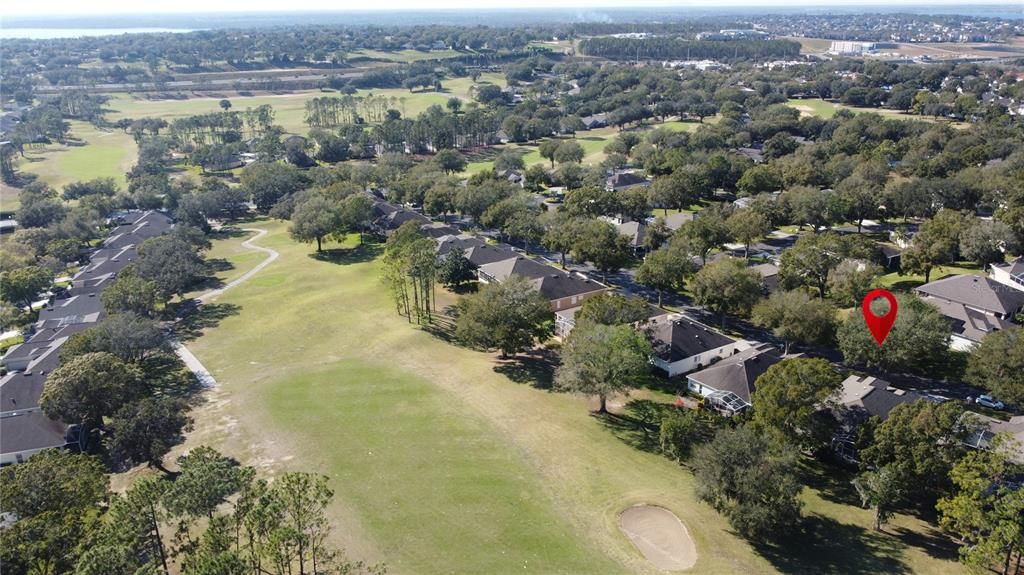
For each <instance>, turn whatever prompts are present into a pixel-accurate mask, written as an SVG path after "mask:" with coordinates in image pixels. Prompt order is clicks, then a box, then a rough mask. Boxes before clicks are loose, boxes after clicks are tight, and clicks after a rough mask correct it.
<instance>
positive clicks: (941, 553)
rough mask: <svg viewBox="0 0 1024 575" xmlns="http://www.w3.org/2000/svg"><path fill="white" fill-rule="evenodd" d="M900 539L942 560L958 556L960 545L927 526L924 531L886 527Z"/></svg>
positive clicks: (955, 558) (953, 558) (954, 559)
mask: <svg viewBox="0 0 1024 575" xmlns="http://www.w3.org/2000/svg"><path fill="white" fill-rule="evenodd" d="M887 530H889V531H890V532H891V533H893V534H894V535H895V536H896V537H897V538H898V539H899V540H900V541H902V542H903V543H905V544H906V545H909V546H910V547H917V548H918V549H920V550H922V551H924V552H925V553H927V554H928V555H930V556H932V557H934V558H936V559H942V560H944V561H956V560H957V559H959V557H960V546H959V545H957V543H956V541H954V540H953V539H952V538H951V537H949V536H948V535H946V534H945V533H943V532H942V531H939V530H938V529H935V528H933V527H930V526H929V527H928V530H927V531H925V532H923V533H922V532H921V531H915V530H912V529H907V528H906V527H896V528H891V529H889V528H887Z"/></svg>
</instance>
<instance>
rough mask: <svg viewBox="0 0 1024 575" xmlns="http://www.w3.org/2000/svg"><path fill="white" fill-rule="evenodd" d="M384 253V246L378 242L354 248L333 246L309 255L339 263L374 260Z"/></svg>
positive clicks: (348, 263)
mask: <svg viewBox="0 0 1024 575" xmlns="http://www.w3.org/2000/svg"><path fill="white" fill-rule="evenodd" d="M382 253H384V246H382V245H381V244H377V243H364V244H361V245H358V246H356V247H354V248H332V249H326V250H323V251H321V252H313V253H311V254H309V257H310V258H312V259H314V260H318V261H322V262H328V263H332V264H337V265H344V266H347V265H351V264H361V263H366V262H370V261H373V260H374V259H376V258H377V256H379V255H380V254H382Z"/></svg>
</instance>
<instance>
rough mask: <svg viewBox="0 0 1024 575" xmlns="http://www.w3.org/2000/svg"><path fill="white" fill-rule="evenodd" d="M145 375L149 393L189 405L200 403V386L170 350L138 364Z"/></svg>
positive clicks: (201, 388) (201, 387)
mask: <svg viewBox="0 0 1024 575" xmlns="http://www.w3.org/2000/svg"><path fill="white" fill-rule="evenodd" d="M140 367H141V368H142V370H143V371H144V372H145V373H146V374H147V377H146V386H147V387H148V388H149V390H150V393H151V394H153V395H156V396H162V397H176V398H180V399H185V400H187V402H188V403H189V404H190V405H193V406H194V405H197V404H198V403H201V402H202V400H201V399H200V398H201V397H202V394H200V393H198V392H200V391H202V390H203V386H202V384H201V383H200V382H199V380H198V379H197V378H196V377H195V375H194V374H193V373H192V372H191V371H189V370H188V368H187V367H185V366H184V364H182V363H181V360H180V359H178V357H177V356H176V355H174V353H173V352H171V351H170V350H168V351H165V352H161V353H157V354H154V355H151V356H149V357H147V358H146V359H144V360H143V361H142V362H141V363H140Z"/></svg>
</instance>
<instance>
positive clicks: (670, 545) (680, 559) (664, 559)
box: [619, 505, 697, 571]
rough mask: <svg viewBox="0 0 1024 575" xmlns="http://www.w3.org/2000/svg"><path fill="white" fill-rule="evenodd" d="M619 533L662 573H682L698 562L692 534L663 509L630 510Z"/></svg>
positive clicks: (642, 507)
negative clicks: (627, 538)
mask: <svg viewBox="0 0 1024 575" xmlns="http://www.w3.org/2000/svg"><path fill="white" fill-rule="evenodd" d="M619 529H621V530H622V532H623V533H625V534H626V536H627V537H629V539H630V540H631V541H632V542H633V544H634V545H636V547H637V549H639V550H640V552H641V553H643V555H644V557H646V558H647V560H648V561H650V562H651V563H653V564H654V565H655V566H656V567H658V568H659V569H662V570H664V571H682V570H684V569H689V568H691V567H693V565H694V564H695V563H696V562H697V548H696V547H695V546H694V544H693V539H691V538H690V532H689V531H687V530H686V526H685V525H683V522H682V521H680V520H679V518H678V517H676V515H675V513H672V512H671V511H669V510H668V509H665V508H664V507H657V506H654V505H637V506H636V507H630V508H629V509H626V510H625V511H623V512H622V513H621V514H620V515H619Z"/></svg>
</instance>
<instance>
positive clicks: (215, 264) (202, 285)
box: [193, 258, 235, 291]
mask: <svg viewBox="0 0 1024 575" xmlns="http://www.w3.org/2000/svg"><path fill="white" fill-rule="evenodd" d="M233 269H235V264H233V263H231V262H230V261H228V260H226V259H224V258H213V259H208V260H206V271H207V272H208V273H209V275H207V276H206V277H204V278H203V279H202V280H200V281H199V282H197V283H196V285H195V286H193V289H195V290H201V291H209V290H213V289H220V288H222V287H224V280H222V279H220V278H219V277H217V276H216V275H213V274H217V273H223V272H226V271H230V270H233Z"/></svg>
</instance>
